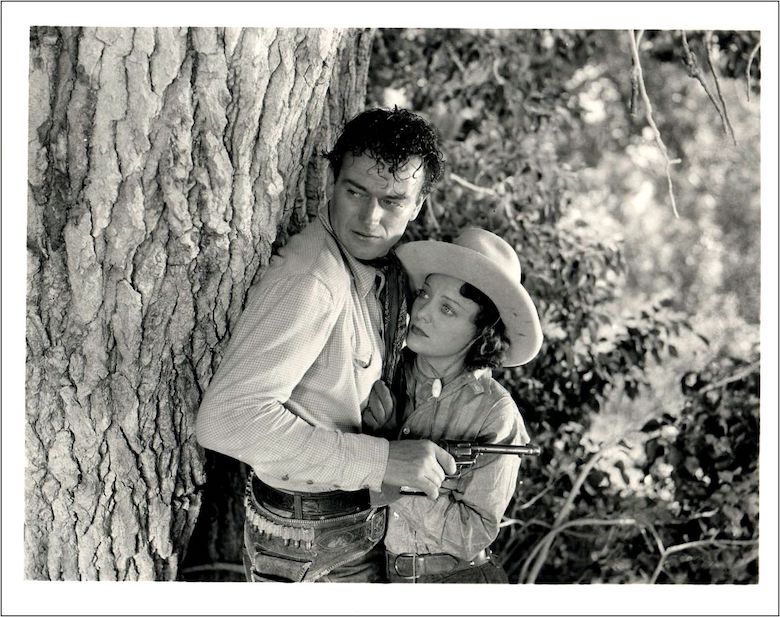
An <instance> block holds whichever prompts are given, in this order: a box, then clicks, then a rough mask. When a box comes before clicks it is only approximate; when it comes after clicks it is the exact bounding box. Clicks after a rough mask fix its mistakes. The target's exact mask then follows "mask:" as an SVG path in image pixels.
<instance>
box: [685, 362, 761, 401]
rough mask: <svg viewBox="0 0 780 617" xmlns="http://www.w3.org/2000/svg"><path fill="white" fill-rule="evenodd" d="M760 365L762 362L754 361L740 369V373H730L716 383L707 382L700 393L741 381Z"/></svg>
mask: <svg viewBox="0 0 780 617" xmlns="http://www.w3.org/2000/svg"><path fill="white" fill-rule="evenodd" d="M760 365H761V363H760V362H753V364H751V365H749V366H747V367H745V369H744V370H742V371H740V372H739V373H735V374H734V375H730V376H729V377H726V378H724V379H721V380H720V381H716V382H715V383H711V384H707V385H706V386H704V387H703V388H702V389H701V390H699V394H702V393H704V392H709V391H710V390H714V389H715V388H722V387H723V386H727V385H728V384H730V383H733V382H735V381H739V380H740V379H744V378H745V377H747V376H748V375H750V373H752V372H753V371H755V370H756V369H758V367H759V366H760Z"/></svg>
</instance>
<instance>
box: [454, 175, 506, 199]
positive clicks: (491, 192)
mask: <svg viewBox="0 0 780 617" xmlns="http://www.w3.org/2000/svg"><path fill="white" fill-rule="evenodd" d="M450 180H453V181H454V182H455V184H459V185H460V186H462V187H463V188H466V189H468V190H470V191H474V192H475V193H477V194H479V195H489V196H490V197H498V193H496V191H495V190H494V189H489V188H485V187H484V186H477V185H476V184H472V183H471V182H469V181H468V180H466V179H465V178H462V177H461V176H459V175H457V174H453V173H451V174H450Z"/></svg>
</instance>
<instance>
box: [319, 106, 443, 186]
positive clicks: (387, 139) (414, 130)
mask: <svg viewBox="0 0 780 617" xmlns="http://www.w3.org/2000/svg"><path fill="white" fill-rule="evenodd" d="M347 154H351V155H352V156H361V155H363V154H367V155H368V156H370V157H371V158H373V159H376V160H377V161H378V162H381V163H382V164H384V165H385V166H386V167H387V170H388V171H389V172H390V173H391V174H392V175H393V176H395V174H396V173H397V172H398V170H399V169H400V168H401V167H403V166H404V165H405V164H406V163H407V161H408V160H409V159H410V158H412V157H414V156H419V157H420V158H421V159H422V167H423V168H424V170H425V180H424V181H423V185H422V189H421V193H422V194H423V195H427V194H428V193H430V192H431V191H432V190H433V188H434V186H436V184H438V182H439V181H440V180H441V178H442V175H443V174H444V156H443V155H442V153H441V149H440V143H439V135H438V133H437V131H436V128H435V127H434V126H433V125H432V124H431V123H430V122H428V121H427V120H425V119H424V118H422V117H421V116H418V115H417V114H414V113H412V112H411V111H408V110H406V109H398V107H396V108H395V109H381V108H376V109H369V110H367V111H364V112H362V113H360V114H358V115H357V116H355V117H354V118H352V120H350V121H349V122H347V124H346V125H345V126H344V130H343V131H342V133H341V135H340V136H339V138H338V140H337V141H336V145H335V146H333V150H331V151H330V152H327V153H325V154H324V156H325V158H327V159H328V161H329V163H330V167H331V169H332V170H333V176H334V177H335V178H338V176H339V172H340V171H341V164H342V163H343V161H344V156H345V155H347Z"/></svg>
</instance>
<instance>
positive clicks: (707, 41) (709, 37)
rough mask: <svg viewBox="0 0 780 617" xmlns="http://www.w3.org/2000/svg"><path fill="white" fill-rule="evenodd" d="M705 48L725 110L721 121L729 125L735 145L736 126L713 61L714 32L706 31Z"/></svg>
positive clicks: (721, 105)
mask: <svg viewBox="0 0 780 617" xmlns="http://www.w3.org/2000/svg"><path fill="white" fill-rule="evenodd" d="M704 49H705V51H706V52H707V64H708V65H709V67H710V73H712V79H713V80H714V81H715V90H717V92H718V100H720V109H721V111H722V112H723V114H722V117H721V121H725V123H726V126H728V127H729V133H731V140H732V141H733V142H734V145H735V146H736V145H737V137H736V135H735V134H734V127H733V126H731V120H730V119H729V110H728V108H727V107H726V101H725V100H723V93H722V92H721V91H720V82H719V81H718V75H717V73H715V65H714V64H713V63H712V32H706V33H705V34H704Z"/></svg>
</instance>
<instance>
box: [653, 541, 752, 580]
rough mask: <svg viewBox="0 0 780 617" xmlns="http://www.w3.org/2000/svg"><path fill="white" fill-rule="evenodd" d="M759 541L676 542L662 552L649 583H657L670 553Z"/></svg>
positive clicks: (744, 544)
mask: <svg viewBox="0 0 780 617" xmlns="http://www.w3.org/2000/svg"><path fill="white" fill-rule="evenodd" d="M756 542H758V541H757V540H716V539H711V540H695V541H693V542H684V543H682V544H675V545H674V546H671V547H669V548H666V549H664V550H663V551H662V553H661V559H660V560H659V561H658V565H657V566H656V567H655V571H654V572H653V575H652V576H651V577H650V581H649V583H650V584H651V585H653V584H655V582H656V580H658V576H659V575H660V574H661V570H662V569H663V567H664V564H665V563H666V559H667V557H669V555H673V554H674V553H680V552H682V551H687V550H689V549H692V548H703V547H705V546H715V547H728V546H748V545H751V544H756Z"/></svg>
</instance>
